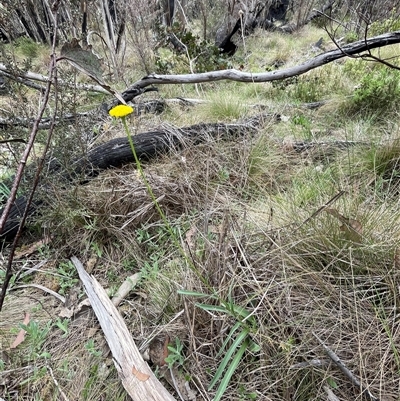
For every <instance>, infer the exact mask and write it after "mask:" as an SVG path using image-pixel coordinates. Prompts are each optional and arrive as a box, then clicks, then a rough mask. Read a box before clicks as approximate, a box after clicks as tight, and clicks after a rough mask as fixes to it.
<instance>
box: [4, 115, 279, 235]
mask: <svg viewBox="0 0 400 401" xmlns="http://www.w3.org/2000/svg"><path fill="white" fill-rule="evenodd" d="M272 119H274V120H275V121H280V116H279V115H278V114H261V115H258V116H256V117H253V118H249V119H247V120H245V121H244V122H243V123H237V124H219V123H215V124H196V125H192V126H190V127H185V128H174V127H171V128H165V129H162V130H159V131H150V132H143V133H140V134H138V135H135V136H134V137H133V138H132V139H133V143H134V146H135V151H136V154H137V155H138V158H139V159H140V160H141V161H149V160H152V159H154V158H156V157H157V156H158V155H160V154H165V153H168V152H170V151H171V150H173V149H180V148H182V147H184V146H195V145H197V144H200V143H202V142H205V141H207V140H208V139H216V138H220V139H232V138H235V137H239V136H243V135H247V134H252V133H255V132H256V131H257V130H258V129H259V127H260V126H261V125H262V124H263V122H264V121H271V120H272ZM133 162H134V157H133V154H132V150H131V148H130V145H129V141H128V138H127V137H122V138H115V139H112V140H111V141H108V142H106V143H104V144H101V145H99V146H97V147H95V148H94V149H92V150H91V151H90V152H89V153H88V154H87V155H86V156H85V157H80V158H78V159H76V160H75V161H74V162H73V163H72V165H71V168H70V169H69V170H68V171H65V169H63V167H62V166H61V165H60V163H58V162H57V161H56V160H55V161H54V160H53V161H51V162H50V163H49V167H48V169H47V171H49V172H50V174H53V175H55V176H57V179H58V180H59V183H60V185H63V184H65V185H67V184H72V183H74V184H76V183H78V184H85V183H87V182H89V180H90V179H91V178H94V177H96V176H97V175H98V174H99V173H100V172H101V171H103V170H106V169H109V168H117V167H121V166H123V165H125V164H128V163H133ZM25 206H26V198H25V197H24V196H22V197H19V198H18V199H17V200H16V201H15V203H14V205H13V207H12V209H11V213H10V215H9V216H8V218H7V221H6V224H5V226H4V229H3V231H2V232H1V233H0V240H6V241H10V240H12V239H13V238H14V236H15V234H16V232H17V229H18V225H19V221H20V216H21V214H22V212H23V210H24V209H25ZM43 206H44V204H43V201H42V200H40V199H38V200H35V203H34V205H32V206H31V208H30V210H29V215H32V214H33V213H34V212H35V211H37V210H38V209H40V208H42V207H43ZM1 214H2V210H0V215H1Z"/></svg>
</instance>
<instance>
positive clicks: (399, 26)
mask: <svg viewBox="0 0 400 401" xmlns="http://www.w3.org/2000/svg"><path fill="white" fill-rule="evenodd" d="M398 30H400V16H399V15H398V13H397V12H396V9H395V8H394V9H393V10H392V12H391V13H390V17H389V18H388V19H385V20H384V21H375V22H374V23H372V24H371V26H370V28H369V36H376V35H382V34H384V33H386V32H393V31H398Z"/></svg>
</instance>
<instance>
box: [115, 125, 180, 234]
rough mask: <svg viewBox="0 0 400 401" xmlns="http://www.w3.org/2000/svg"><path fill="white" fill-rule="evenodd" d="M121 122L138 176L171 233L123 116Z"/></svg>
mask: <svg viewBox="0 0 400 401" xmlns="http://www.w3.org/2000/svg"><path fill="white" fill-rule="evenodd" d="M122 123H123V125H124V128H125V132H126V135H127V136H128V141H129V145H130V147H131V150H132V153H133V157H134V158H135V162H136V166H137V169H138V170H139V174H140V177H141V178H142V180H143V182H144V185H145V186H146V190H147V192H148V194H149V195H150V198H151V200H152V201H153V204H154V206H155V208H156V210H157V212H158V213H159V215H160V217H161V218H162V220H163V222H164V223H165V225H166V226H167V227H168V231H170V233H171V232H172V233H173V231H172V228H171V226H170V224H169V222H168V220H167V218H166V216H165V214H164V212H163V211H162V210H161V207H160V204H159V203H158V201H157V198H156V197H155V195H154V192H153V189H152V188H151V186H150V184H149V182H148V181H147V178H146V176H145V174H144V171H143V168H142V164H141V163H140V160H139V158H138V156H137V154H136V150H135V145H134V144H133V139H132V135H131V132H130V131H129V128H128V124H127V123H126V118H125V117H123V118H122ZM173 238H174V236H173Z"/></svg>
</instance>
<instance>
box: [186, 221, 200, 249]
mask: <svg viewBox="0 0 400 401" xmlns="http://www.w3.org/2000/svg"><path fill="white" fill-rule="evenodd" d="M196 233H197V228H196V226H195V225H193V226H192V227H190V229H189V230H188V231H186V234H185V239H186V244H187V246H188V247H189V248H191V249H194V247H195V245H196Z"/></svg>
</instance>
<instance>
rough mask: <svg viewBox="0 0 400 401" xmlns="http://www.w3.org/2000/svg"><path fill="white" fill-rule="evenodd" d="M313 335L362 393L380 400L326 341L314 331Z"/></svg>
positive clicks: (370, 398)
mask: <svg viewBox="0 0 400 401" xmlns="http://www.w3.org/2000/svg"><path fill="white" fill-rule="evenodd" d="M313 336H314V337H315V338H316V339H317V340H318V342H319V343H320V344H321V345H322V347H323V348H324V350H325V352H326V354H327V355H328V356H329V358H331V360H332V362H333V363H334V364H335V365H336V366H337V367H338V368H339V369H340V370H341V372H342V373H343V374H344V375H345V376H346V377H347V378H348V379H349V380H350V381H351V382H352V383H353V384H354V385H355V386H357V387H358V388H359V389H360V391H361V393H362V394H365V396H366V397H367V398H368V399H369V400H370V401H379V398H377V397H375V396H374V395H372V393H371V392H370V391H369V390H368V389H367V388H363V386H362V384H361V383H360V381H359V380H358V379H357V377H355V376H354V374H353V373H352V372H351V371H350V369H349V368H348V367H347V366H346V365H345V364H344V363H343V362H342V360H341V359H340V358H339V357H338V356H337V355H336V354H335V353H334V352H333V351H332V350H331V349H330V348H329V347H328V346H327V345H325V343H324V342H323V341H322V340H321V339H320V338H319V337H318V336H317V335H316V334H315V333H313Z"/></svg>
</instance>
